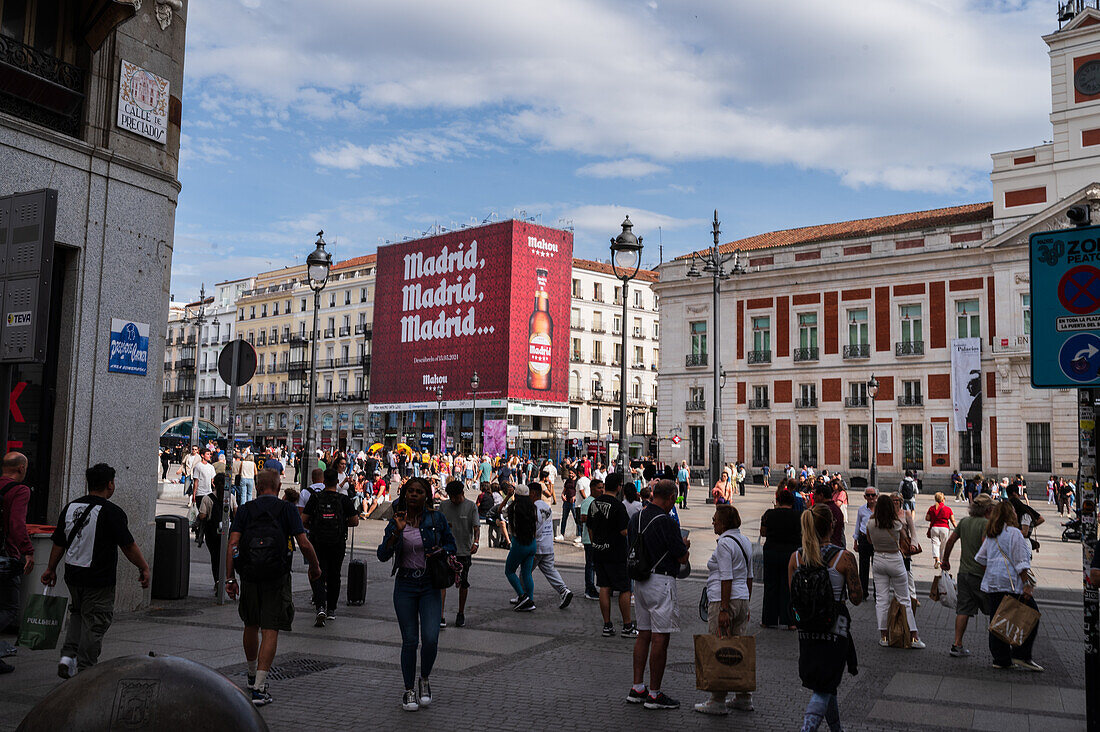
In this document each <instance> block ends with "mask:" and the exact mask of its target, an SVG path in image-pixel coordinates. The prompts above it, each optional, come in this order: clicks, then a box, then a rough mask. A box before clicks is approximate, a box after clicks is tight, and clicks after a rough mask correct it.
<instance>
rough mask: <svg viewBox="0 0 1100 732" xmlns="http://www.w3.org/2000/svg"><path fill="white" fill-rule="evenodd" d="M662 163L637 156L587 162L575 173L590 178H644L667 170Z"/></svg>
mask: <svg viewBox="0 0 1100 732" xmlns="http://www.w3.org/2000/svg"><path fill="white" fill-rule="evenodd" d="M667 170H668V168H666V167H665V166H663V165H657V164H656V163H650V162H647V161H645V160H639V159H637V158H623V159H622V160H608V161H606V162H603V163H589V164H588V165H583V166H581V167H580V168H577V175H583V176H588V177H590V178H644V177H645V176H647V175H653V174H654V173H664V172H665V171H667Z"/></svg>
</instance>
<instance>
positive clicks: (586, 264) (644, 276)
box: [573, 257, 657, 282]
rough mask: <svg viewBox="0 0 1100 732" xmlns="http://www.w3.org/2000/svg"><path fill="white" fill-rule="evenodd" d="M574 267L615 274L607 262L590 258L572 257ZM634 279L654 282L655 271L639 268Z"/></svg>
mask: <svg viewBox="0 0 1100 732" xmlns="http://www.w3.org/2000/svg"><path fill="white" fill-rule="evenodd" d="M573 267H574V269H587V270H589V271H591V272H599V273H600V274H607V275H611V276H612V277H614V276H615V270H614V269H613V268H612V267H611V265H610V264H608V263H607V262H595V261H593V260H591V259H578V258H577V257H573ZM635 279H639V280H645V281H646V282H656V281H657V273H656V272H654V271H653V270H651V269H639V270H638V276H637V277H636V278H635Z"/></svg>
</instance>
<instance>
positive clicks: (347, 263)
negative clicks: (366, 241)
mask: <svg viewBox="0 0 1100 732" xmlns="http://www.w3.org/2000/svg"><path fill="white" fill-rule="evenodd" d="M376 259H378V255H377V254H364V255H363V256H362V257H353V258H351V259H345V260H344V261H343V262H337V263H336V264H335V265H334V266H333V269H350V268H352V267H362V266H363V265H365V264H374V261H375V260H376Z"/></svg>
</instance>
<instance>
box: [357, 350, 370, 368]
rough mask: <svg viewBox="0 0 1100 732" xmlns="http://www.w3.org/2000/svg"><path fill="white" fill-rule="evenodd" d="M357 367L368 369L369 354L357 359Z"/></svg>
mask: <svg viewBox="0 0 1100 732" xmlns="http://www.w3.org/2000/svg"><path fill="white" fill-rule="evenodd" d="M359 365H360V366H362V367H364V368H368V369H369V368H370V354H369V353H364V354H363V355H362V356H360V357H359Z"/></svg>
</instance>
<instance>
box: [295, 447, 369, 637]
mask: <svg viewBox="0 0 1100 732" xmlns="http://www.w3.org/2000/svg"><path fill="white" fill-rule="evenodd" d="M323 476H324V483H325V489H324V490H323V491H321V492H320V493H314V494H313V496H312V497H311V498H310V499H309V500H308V501H307V502H306V507H305V509H304V511H303V512H302V515H303V518H304V521H303V523H304V525H305V527H306V528H307V529H309V538H310V541H311V542H312V544H313V550H314V551H315V552H316V553H317V561H318V562H319V563H320V565H321V576H320V577H318V578H317V579H316V580H313V582H312V585H313V606H314V607H315V608H317V620H316V622H315V623H314V627H317V628H323V627H325V622H326V621H327V620H335V619H336V604H337V603H338V602H339V601H340V570H341V569H343V566H344V553H345V552H346V551H347V546H348V527H349V526H358V525H359V512H358V511H356V510H355V502H354V501H352V500H351V498H349V497H348V496H347V494H345V493H341V492H340V491H339V485H340V474H339V473H338V472H337V470H336V468H329V469H328V470H326V471H325V472H324V474H323Z"/></svg>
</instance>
